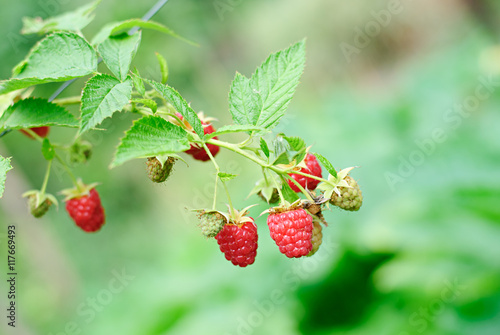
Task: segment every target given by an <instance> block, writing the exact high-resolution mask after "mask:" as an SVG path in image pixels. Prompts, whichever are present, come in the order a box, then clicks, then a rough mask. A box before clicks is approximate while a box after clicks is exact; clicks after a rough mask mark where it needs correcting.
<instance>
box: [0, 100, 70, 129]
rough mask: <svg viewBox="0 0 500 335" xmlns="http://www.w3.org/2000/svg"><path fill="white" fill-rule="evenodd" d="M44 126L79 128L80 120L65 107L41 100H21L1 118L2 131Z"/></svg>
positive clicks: (10, 107) (0, 127)
mask: <svg viewBox="0 0 500 335" xmlns="http://www.w3.org/2000/svg"><path fill="white" fill-rule="evenodd" d="M43 126H65V127H78V120H77V119H75V117H74V116H73V115H71V114H70V113H69V112H68V111H66V110H65V109H64V108H63V107H61V106H59V105H56V104H53V103H51V102H49V101H47V100H46V99H41V98H28V99H24V100H19V101H18V102H16V103H15V104H13V105H12V106H9V108H7V109H6V110H5V112H4V113H3V114H2V117H0V129H8V128H12V129H22V128H33V127H43Z"/></svg>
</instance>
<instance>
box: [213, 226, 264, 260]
mask: <svg viewBox="0 0 500 335" xmlns="http://www.w3.org/2000/svg"><path fill="white" fill-rule="evenodd" d="M215 239H216V240H217V243H218V244H219V247H220V251H222V252H223V253H224V255H225V256H226V259H227V260H228V261H231V263H233V264H234V265H238V266H241V267H242V268H244V267H245V266H247V265H250V264H253V262H254V261H255V256H256V255H257V239H258V235H257V226H255V224H254V222H253V219H252V222H247V223H245V224H242V225H241V226H238V225H235V224H232V223H229V224H226V225H224V228H223V229H222V230H221V231H220V232H219V233H218V234H217V236H215Z"/></svg>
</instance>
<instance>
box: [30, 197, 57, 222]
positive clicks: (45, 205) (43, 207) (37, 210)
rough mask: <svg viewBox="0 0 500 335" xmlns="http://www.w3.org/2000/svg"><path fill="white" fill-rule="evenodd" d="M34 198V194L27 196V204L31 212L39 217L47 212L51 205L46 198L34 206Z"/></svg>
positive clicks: (35, 198)
mask: <svg viewBox="0 0 500 335" xmlns="http://www.w3.org/2000/svg"><path fill="white" fill-rule="evenodd" d="M36 200H37V196H36V194H31V195H30V196H28V205H29V208H30V212H31V214H32V215H33V216H34V217H36V218H41V217H42V216H44V214H45V213H47V211H48V210H49V208H50V206H51V205H52V202H51V201H50V200H49V199H48V198H47V199H45V200H44V201H43V202H42V203H41V204H40V205H39V206H38V207H36Z"/></svg>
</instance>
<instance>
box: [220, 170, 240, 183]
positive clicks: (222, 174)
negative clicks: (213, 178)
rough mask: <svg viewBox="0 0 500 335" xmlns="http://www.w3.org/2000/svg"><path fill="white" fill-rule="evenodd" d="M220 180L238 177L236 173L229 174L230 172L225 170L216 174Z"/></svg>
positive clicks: (224, 180)
mask: <svg viewBox="0 0 500 335" xmlns="http://www.w3.org/2000/svg"><path fill="white" fill-rule="evenodd" d="M218 176H219V178H220V180H221V181H222V182H223V183H225V182H226V181H230V180H232V179H234V178H236V177H238V175H235V174H230V173H225V172H219V174H218Z"/></svg>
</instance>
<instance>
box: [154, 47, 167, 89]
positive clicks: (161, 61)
mask: <svg viewBox="0 0 500 335" xmlns="http://www.w3.org/2000/svg"><path fill="white" fill-rule="evenodd" d="M156 58H157V59H158V63H159V64H160V71H161V83H162V84H166V83H167V81H168V63H167V60H166V59H165V58H164V57H163V56H162V55H160V54H159V53H156Z"/></svg>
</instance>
